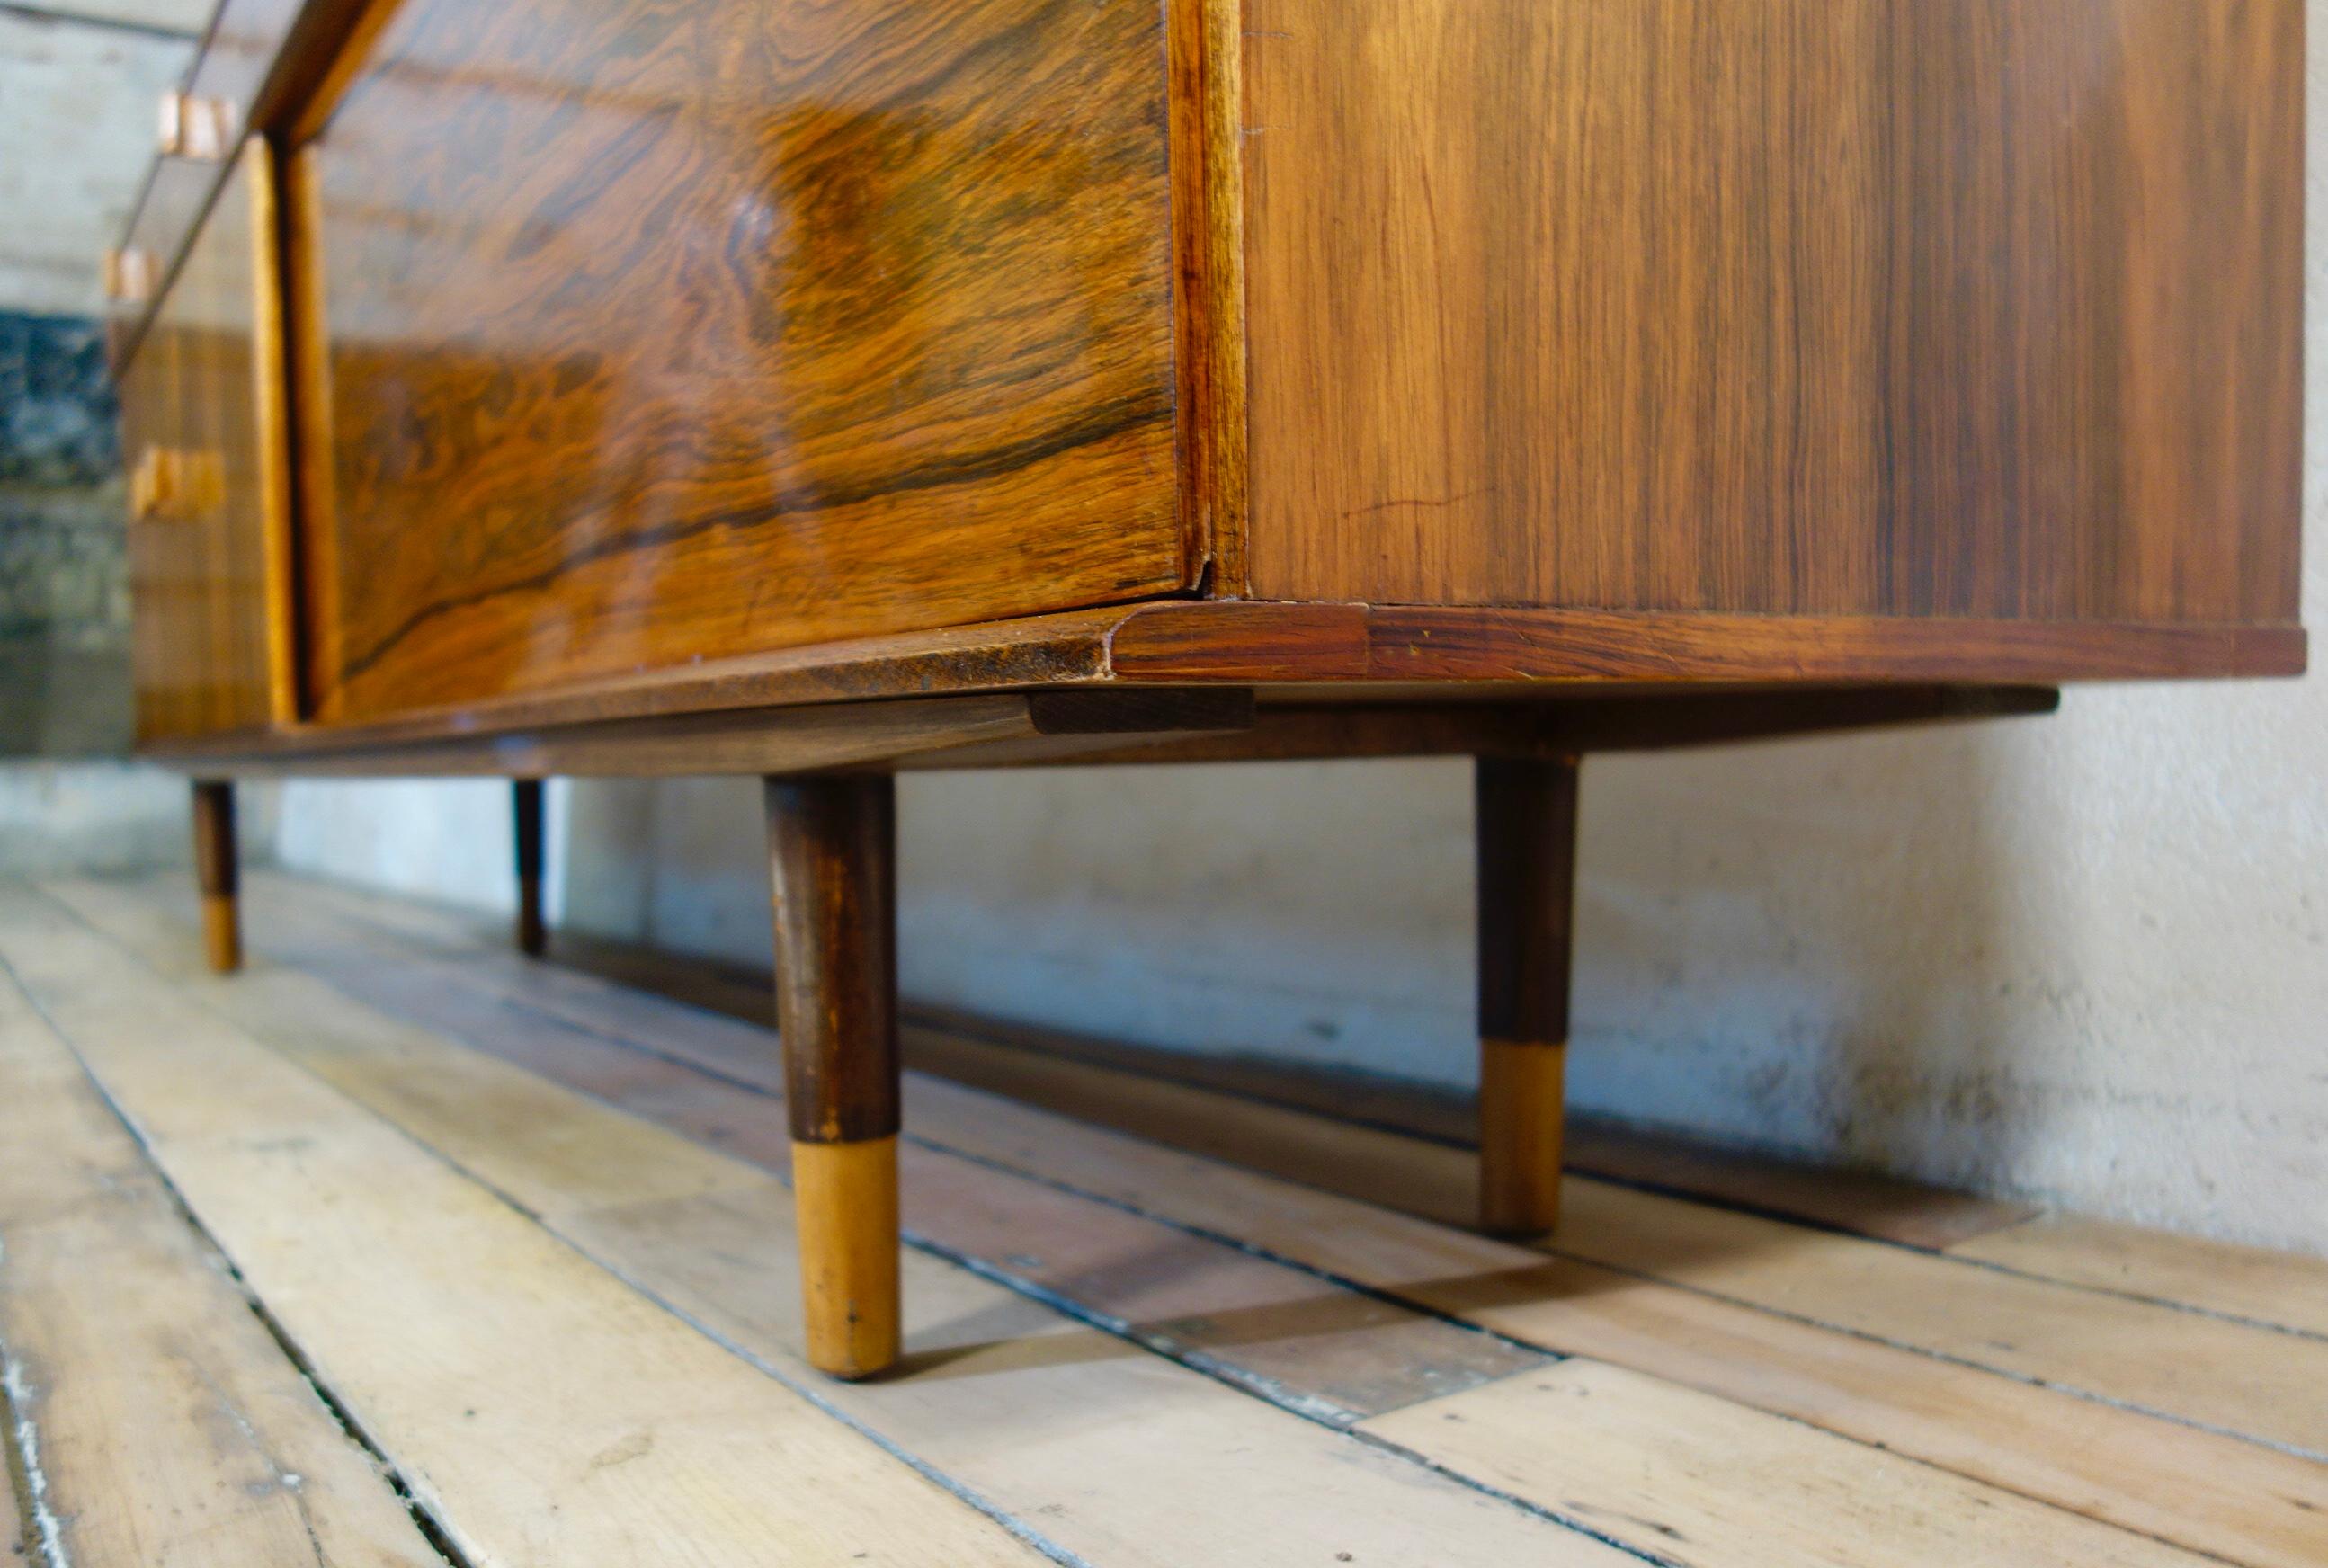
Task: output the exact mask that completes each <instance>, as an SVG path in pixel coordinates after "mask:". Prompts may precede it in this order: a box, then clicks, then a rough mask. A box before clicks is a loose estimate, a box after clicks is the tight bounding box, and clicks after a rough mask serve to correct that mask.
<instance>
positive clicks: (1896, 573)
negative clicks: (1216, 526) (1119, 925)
mask: <svg viewBox="0 0 2328 1568" xmlns="http://www.w3.org/2000/svg"><path fill="white" fill-rule="evenodd" d="M2303 42H2304V40H2303V6H2302V5H2301V0H2048V3H2047V4H2044V5H2027V4H2023V0H1751V3H1748V0H1638V3H1635V4H1624V5H1607V4H1601V3H1600V0H1249V6H1248V16H1247V42H1246V55H1245V62H1244V76H1245V117H1246V123H1247V133H1246V137H1245V142H1244V149H1245V151H1244V156H1245V171H1246V192H1245V201H1246V211H1245V225H1246V227H1245V235H1246V251H1247V254H1246V266H1247V279H1248V286H1249V289H1250V301H1249V323H1248V331H1249V333H1250V342H1251V386H1250V397H1251V400H1252V409H1253V450H1252V459H1251V484H1252V508H1253V526H1252V538H1251V543H1250V550H1251V561H1252V577H1253V592H1254V594H1255V595H1256V596H1261V597H1283V598H1320V599H1361V600H1370V601H1375V602H1405V603H1444V604H1496V605H1542V606H1573V607H1591V608H1608V609H1649V610H1657V609H1709V610H1734V611H1751V612H1768V613H1777V614H1794V615H1840V614H1876V615H1952V616H1953V615H1961V616H1985V617H2001V618H2012V619H2043V620H2112V621H2121V622H2126V621H2173V622H2213V623H2288V622H2292V621H2293V620H2294V619H2295V614H2296V588H2297V572H2296V540H2297V535H2298V527H2299V521H2298V500H2299V462H2300V457H2299V449H2300V430H2301V354H2302V326H2301V320H2300V315H2301V299H2302V230H2303V188H2302V125H2303V108H2304V105H2303V80H2302V70H2303V58H2304V48H2303Z"/></svg>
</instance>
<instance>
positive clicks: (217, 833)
mask: <svg viewBox="0 0 2328 1568" xmlns="http://www.w3.org/2000/svg"><path fill="white" fill-rule="evenodd" d="M194 878H195V880H196V882H197V883H198V884H199V885H200V887H202V945H203V947H204V949H205V950H206V951H207V952H208V953H209V955H210V961H211V969H212V970H214V971H216V972H218V973H220V974H230V973H232V972H234V971H236V970H238V969H240V968H241V967H242V915H241V913H240V911H239V910H238V909H237V908H236V906H235V889H236V884H237V877H236V867H235V855H234V785H233V784H230V783H228V782H227V781H226V780H224V779H196V780H195V781H194Z"/></svg>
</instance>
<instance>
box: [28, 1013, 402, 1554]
mask: <svg viewBox="0 0 2328 1568" xmlns="http://www.w3.org/2000/svg"><path fill="white" fill-rule="evenodd" d="M0 1082H5V1084H6V1090H5V1093H0V1150H6V1151H8V1152H7V1156H6V1157H5V1158H0V1247H5V1251H0V1347H5V1359H6V1367H7V1374H6V1386H7V1394H8V1403H9V1404H10V1405H11V1407H12V1412H11V1413H12V1416H13V1419H14V1423H16V1424H15V1430H16V1433H17V1439H16V1445H15V1446H16V1454H15V1459H16V1461H17V1462H16V1464H15V1465H14V1467H12V1468H14V1469H16V1470H18V1471H19V1472H20V1473H21V1476H22V1480H23V1484H24V1485H25V1486H26V1488H28V1489H30V1488H35V1487H36V1488H38V1499H37V1506H36V1507H34V1509H33V1516H34V1519H35V1521H36V1523H37V1525H38V1526H39V1527H38V1530H37V1539H36V1540H34V1541H33V1543H31V1544H30V1547H29V1554H30V1555H31V1557H32V1560H33V1561H34V1562H42V1561H47V1562H52V1563H72V1564H77V1565H79V1568H110V1565H117V1568H146V1565H149V1564H155V1563H169V1564H172V1565H173V1568H295V1565H301V1564H313V1563H316V1562H318V1561H324V1562H343V1563H358V1562H360V1563H372V1564H378V1565H380V1568H431V1565H433V1568H442V1565H443V1559H442V1558H441V1557H440V1556H439V1555H438V1554H437V1553H436V1549H435V1548H434V1547H433V1546H431V1545H429V1543H428V1542H427V1539H426V1538H425V1537H424V1536H423V1535H422V1534H421V1532H420V1530H419V1528H418V1526H416V1525H415V1524H414V1522H413V1520H412V1518H411V1516H410V1515H409V1514H408V1513H407V1511H406V1509H405V1507H404V1505H403V1503H402V1502H401V1501H400V1500H399V1498H397V1496H396V1494H395V1492H394V1491H393V1490H392V1489H391V1488H390V1483H389V1481H388V1480H387V1479H386V1478H384V1477H383V1476H381V1475H380V1473H379V1472H378V1471H377V1470H376V1469H374V1468H373V1466H372V1462H371V1456H370V1455H368V1454H367V1453H366V1452H365V1451H363V1450H362V1449H361V1447H359V1446H358V1445H357V1444H356V1443H355V1442H354V1441H352V1439H351V1438H350V1437H349V1436H348V1435H347V1433H346V1432H343V1431H342V1430H341V1428H340V1426H339V1423H338V1422H337V1420H336V1419H335V1418H334V1417H333V1414H332V1413H331V1411H330V1410H329V1409H328V1408H326V1407H325V1405H324V1403H323V1402H322V1400H321V1399H319V1398H318V1397H317V1396H316V1394H315V1391H314V1388H313V1387H312V1386H310V1385H309V1384H308V1383H307V1381H306V1379H305V1377H304V1376H302V1375H301V1374H300V1371H299V1368H298V1367H297V1366H296V1365H295V1364H294V1363H293V1362H292V1360H291V1359H290V1357H287V1356H286V1354H285V1353H284V1351H283V1349H282V1348H281V1347H280V1346H278V1345H277V1343H276V1341H275V1339H274V1338H273V1337H272V1336H271V1335H269V1334H268V1330H267V1329H266V1326H265V1325H264V1324H263V1323H262V1322H261V1320H260V1319H258V1316H256V1315H255V1314H254V1313H253V1312H252V1310H251V1309H250V1303H249V1300H247V1299H246V1298H245V1297H244V1296H243V1294H242V1292H241V1291H240V1290H239V1289H238V1288H237V1286H236V1284H235V1282H233V1280H232V1279H230V1277H229V1276H228V1275H227V1273H226V1272H224V1270H223V1269H222V1268H221V1266H220V1264H219V1261H218V1259H217V1256H216V1254H215V1253H213V1252H212V1251H211V1249H210V1247H209V1246H208V1244H206V1243H205V1242H204V1241H203V1239H202V1237H201V1236H200V1235H198V1234H197V1233H196V1232H195V1231H194V1230H193V1229H192V1226H191V1225H188V1224H187V1222H186V1221H185V1219H184V1218H183V1216H181V1215H180V1213H179V1212H178V1209H177V1207H176V1206H175V1204H174V1201H173V1199H172V1197H171V1196H170V1194H169V1192H168V1190H167V1189H166V1188H165V1187H164V1185H163V1182H162V1180H161V1178H160V1177H159V1176H158V1174H157V1173H156V1172H155V1170H154V1169H153V1167H152V1166H151V1165H150V1164H149V1163H148V1162H147V1160H146V1158H145V1156H144V1154H143V1153H142V1152H140V1150H138V1148H137V1146H136V1141H134V1140H133V1139H132V1138H131V1137H130V1135H129V1133H128V1132H127V1130H126V1129H124V1128H123V1127H122V1125H121V1123H120V1122H119V1121H118V1120H117V1119H116V1118H115V1116H114V1115H113V1113H112V1112H111V1110H110V1109H109V1108H108V1106H107V1105H106V1104H105V1103H104V1102H103V1101H102V1100H101V1099H100V1098H99V1095H98V1094H97V1092H96V1090H95V1089H94V1088H93V1087H92V1086H91V1084H89V1080H88V1078H87V1077H86V1076H85V1075H83V1074H82V1072H81V1069H80V1063H79V1062H78V1061H77V1060H75V1058H74V1056H73V1055H72V1053H71V1051H70V1050H69V1049H68V1048H67V1047H66V1046H65V1044H64V1043H63V1042H62V1041H61V1039H59V1038H57V1036H56V1035H55V1033H54V1032H53V1031H52V1029H51V1028H49V1026H48V1025H47V1023H46V1022H45V1021H43V1020H42V1019H41V1018H40V1016H39V1015H38V1014H37V1013H36V1012H34V1010H33V1007H32V1005H31V1003H30V1001H29V1000H27V999H26V997H25V995H24V993H23V991H22V990H21V989H20V988H18V986H17V985H16V984H15V982H14V981H13V980H12V979H9V978H7V977H5V975H0ZM6 1510H7V1514H8V1517H7V1518H5V1520H0V1525H5V1529H0V1539H5V1540H6V1541H8V1542H10V1543H12V1544H13V1543H14V1542H15V1541H16V1540H17V1539H18V1533H19V1530H20V1528H21V1522H20V1521H19V1520H18V1519H17V1518H16V1517H15V1497H14V1488H8V1498H7V1502H6Z"/></svg>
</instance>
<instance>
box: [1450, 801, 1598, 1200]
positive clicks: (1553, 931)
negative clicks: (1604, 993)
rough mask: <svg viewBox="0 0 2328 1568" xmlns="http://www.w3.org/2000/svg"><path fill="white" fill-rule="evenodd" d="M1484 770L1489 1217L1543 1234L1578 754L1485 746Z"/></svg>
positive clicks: (1482, 1109) (1560, 1049)
mask: <svg viewBox="0 0 2328 1568" xmlns="http://www.w3.org/2000/svg"><path fill="white" fill-rule="evenodd" d="M1474 772H1475V778H1474V789H1473V800H1474V811H1473V841H1474V844H1475V846H1476V853H1475V856H1474V862H1473V863H1474V866H1475V868H1476V871H1477V880H1478V966H1479V1225H1480V1228H1481V1229H1483V1230H1485V1231H1488V1233H1489V1234H1491V1235H1541V1234H1542V1233H1544V1232H1545V1231H1548V1230H1550V1229H1552V1228H1553V1226H1554V1225H1555V1224H1556V1223H1558V1221H1559V1217H1560V1169H1561V1148H1562V1131H1563V1118H1564V1117H1565V1115H1566V1113H1567V1099H1566V1094H1567V1091H1566V1083H1567V1062H1568V982H1569V970H1570V967H1571V963H1572V931H1573V928H1574V925H1575V904H1576V800H1577V783H1578V779H1577V774H1578V768H1577V759H1576V758H1575V757H1573V756H1552V757H1508V756H1483V757H1481V758H1480V759H1479V760H1478V765H1477V766H1476V768H1475V770H1474Z"/></svg>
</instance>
